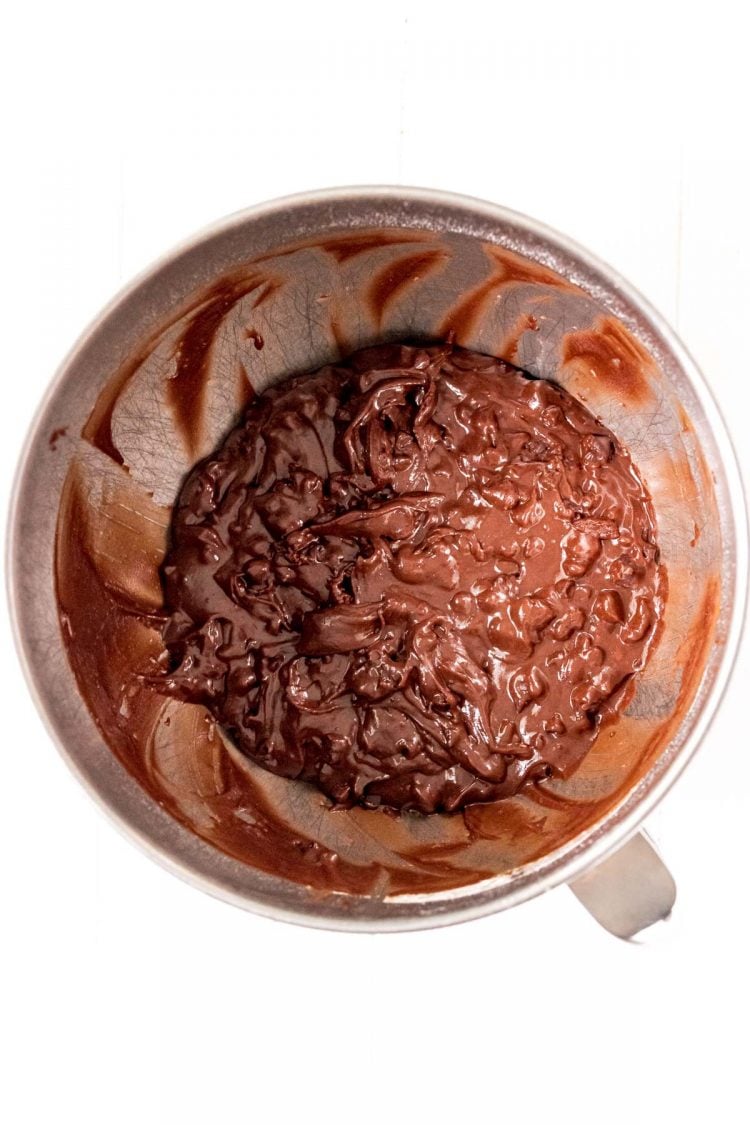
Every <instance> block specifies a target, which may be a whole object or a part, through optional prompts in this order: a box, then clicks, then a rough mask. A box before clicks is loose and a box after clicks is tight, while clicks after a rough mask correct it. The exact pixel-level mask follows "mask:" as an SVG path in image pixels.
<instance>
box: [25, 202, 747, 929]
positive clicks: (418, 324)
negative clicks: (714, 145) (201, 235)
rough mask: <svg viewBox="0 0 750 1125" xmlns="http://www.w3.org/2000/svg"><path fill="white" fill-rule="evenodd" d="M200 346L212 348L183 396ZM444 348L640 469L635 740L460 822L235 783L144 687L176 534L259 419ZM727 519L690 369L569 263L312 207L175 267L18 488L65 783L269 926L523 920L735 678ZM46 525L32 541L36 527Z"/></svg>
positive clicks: (156, 280) (212, 245) (498, 234)
mask: <svg viewBox="0 0 750 1125" xmlns="http://www.w3.org/2000/svg"><path fill="white" fill-rule="evenodd" d="M187 332H192V333H193V335H194V338H195V336H196V335H198V336H199V337H200V338H201V339H203V340H205V348H204V349H203V352H202V358H201V361H200V363H198V364H196V365H194V368H195V369H194V370H191V371H188V372H187V374H186V373H185V372H184V371H181V370H180V369H179V368H178V361H179V356H180V343H181V340H182V339H183V338H184V337H185V334H186V333H187ZM449 332H453V333H455V336H456V339H457V342H458V343H460V344H462V345H464V346H465V347H469V348H473V349H476V350H478V351H481V352H487V353H490V354H493V355H496V356H499V357H501V358H503V359H507V360H509V361H510V362H512V363H515V364H517V365H519V366H521V367H523V368H525V369H526V370H528V371H530V372H531V373H533V374H535V375H539V376H543V377H547V378H551V379H554V380H556V381H558V382H559V383H561V384H562V385H563V386H565V387H566V389H568V390H569V391H570V392H571V393H572V394H574V395H576V396H577V397H578V398H579V399H581V400H582V401H583V402H584V403H585V404H586V405H587V406H588V407H589V409H590V410H591V411H592V412H593V413H594V414H596V415H597V416H598V417H599V418H600V419H601V420H602V421H603V422H604V423H605V424H606V425H607V426H608V427H610V428H611V429H612V430H613V431H614V433H615V434H617V436H618V437H619V438H620V439H621V440H622V442H623V443H624V444H625V445H626V446H627V447H628V448H629V449H630V451H631V453H632V455H633V459H634V461H635V463H636V464H637V466H638V467H639V469H640V471H641V473H642V475H643V477H644V479H645V481H646V483H647V485H648V488H649V490H650V492H651V495H652V498H653V502H654V507H655V511H656V515H657V521H658V528H659V540H660V546H661V551H662V561H663V563H664V565H665V568H666V572H667V576H668V583H669V593H668V598H667V604H666V609H665V617H664V623H663V628H662V631H661V635H660V638H659V641H658V644H657V646H656V648H655V651H653V653H652V655H651V658H650V660H649V662H648V664H647V666H646V668H645V670H644V671H643V673H642V674H641V675H640V677H639V679H638V682H637V686H636V689H635V691H634V694H633V696H632V698H631V699H630V701H629V704H628V706H627V708H626V710H625V712H624V713H623V714H622V715H621V716H620V719H619V721H618V722H617V723H615V724H613V725H612V726H610V727H608V728H606V729H604V730H603V731H602V733H601V735H600V738H599V739H598V741H597V743H596V744H595V746H594V749H593V750H592V752H591V753H590V754H589V756H588V757H587V758H586V760H585V762H584V764H583V766H582V767H581V768H580V770H579V771H578V772H577V774H576V775H575V776H574V777H573V778H571V779H569V780H567V781H564V782H563V781H550V782H545V783H543V784H541V785H538V786H536V787H534V789H533V790H529V791H526V792H524V793H522V794H521V795H519V796H517V797H515V798H513V799H512V800H509V801H505V802H502V803H501V804H498V805H487V806H473V807H471V808H469V809H467V810H465V812H464V814H463V815H454V816H442V815H433V816H432V817H428V818H422V817H418V816H415V815H410V814H402V815H401V816H392V815H388V814H384V813H382V812H380V811H377V810H376V811H372V810H361V809H357V810H350V811H348V812H341V811H335V812H332V811H330V810H329V809H328V807H327V804H326V802H325V800H324V799H323V798H322V796H321V795H320V794H319V793H318V792H317V791H316V790H315V789H313V788H311V787H309V786H307V785H302V784H299V783H296V782H293V781H288V780H286V779H282V778H277V777H274V776H272V775H271V774H268V773H266V772H265V771H263V770H260V769H258V768H256V767H254V766H251V765H248V764H247V763H245V762H244V761H243V760H242V759H240V758H239V757H238V756H237V755H236V754H235V753H234V752H233V751H232V748H231V747H227V746H226V745H225V743H224V741H223V740H222V738H221V736H220V734H219V733H218V732H217V730H216V729H215V727H214V725H213V723H212V721H210V720H209V719H208V717H207V713H205V712H203V709H202V708H199V707H195V706H190V705H187V704H182V703H179V702H176V701H174V700H169V699H167V698H166V697H164V696H162V695H160V694H159V692H158V691H157V690H156V689H155V688H154V687H153V686H152V685H150V684H148V683H146V682H144V681H142V680H140V679H138V675H137V674H138V673H139V672H141V671H145V670H147V668H148V663H149V661H150V660H151V659H152V658H153V657H154V656H155V655H157V654H158V652H159V651H160V640H159V631H158V629H159V621H158V614H159V610H160V606H161V588H160V583H159V576H158V569H159V565H160V562H161V560H162V558H163V555H164V551H165V549H166V544H167V536H168V524H169V517H170V508H171V505H172V503H173V501H174V499H175V497H176V494H177V492H178V490H179V487H180V484H181V481H182V479H183V477H184V475H185V473H186V472H187V471H188V470H189V469H190V468H191V467H192V465H193V464H194V463H195V461H196V460H198V459H199V458H200V457H202V456H205V455H206V454H208V453H209V452H210V451H211V449H213V448H214V447H215V446H216V444H217V443H218V442H219V441H220V440H221V438H222V436H223V435H224V434H225V433H226V431H227V430H228V429H229V428H230V427H231V426H232V425H233V423H234V422H235V421H236V419H237V417H238V414H239V412H240V411H241V409H242V406H243V404H244V402H246V401H247V398H248V395H249V394H251V393H252V392H253V391H254V392H255V393H258V392H259V391H262V390H263V389H264V388H265V387H267V386H269V385H270V384H272V383H273V382H274V381H275V380H278V379H280V378H283V377H284V376H286V375H288V374H290V373H292V372H300V371H306V370H312V369H314V368H316V367H318V366H320V365H322V364H324V363H326V362H329V361H331V360H335V359H337V358H339V357H340V356H341V355H343V354H346V353H348V352H350V351H353V350H355V349H356V348H359V347H363V346H365V345H367V344H370V343H374V342H381V341H385V340H403V339H408V340H434V339H442V338H444V337H445V336H446V335H447V334H448V333H449ZM259 344H260V345H261V346H259ZM61 428H64V429H65V433H64V435H62V436H60V435H59V434H57V435H56V436H55V439H54V440H50V439H51V438H52V434H53V431H59V430H60V429H61ZM43 491H44V493H45V496H44V503H43V505H40V498H41V495H42V492H43ZM730 509H731V504H730V499H729V497H728V496H727V495H726V482H725V478H724V475H723V466H722V460H721V456H720V451H719V450H718V448H717V446H716V441H715V437H714V432H713V429H712V427H711V424H710V422H709V419H708V418H707V415H706V411H705V408H704V401H703V400H702V398H701V394H700V388H697V387H696V385H695V383H694V381H693V380H692V379H691V377H690V372H689V371H687V370H686V367H685V363H684V361H683V357H682V356H681V355H679V354H676V352H675V350H674V349H673V347H672V346H671V344H670V342H669V341H668V340H667V339H665V338H664V336H663V335H662V334H661V333H660V331H659V329H658V328H657V326H656V325H655V324H654V322H653V320H652V319H651V317H650V316H649V314H648V312H647V311H644V309H643V307H642V306H641V305H640V303H639V302H638V301H637V299H635V298H632V297H631V296H630V295H629V294H626V293H625V292H624V291H623V288H622V286H620V285H618V284H617V283H612V282H608V281H607V279H606V278H605V277H604V276H603V275H602V274H601V273H600V272H599V271H598V270H597V268H596V267H594V266H592V265H591V264H590V263H589V262H588V261H585V260H583V259H582V258H581V257H580V256H578V255H577V254H576V253H575V252H574V251H571V250H570V249H569V248H567V247H565V246H562V245H560V244H559V243H558V242H556V240H554V239H553V238H551V237H548V236H547V235H546V234H544V233H543V232H542V233H540V232H539V231H538V230H537V229H536V228H533V229H532V228H531V227H530V225H529V224H526V223H525V222H524V221H522V220H520V219H518V218H514V217H512V216H507V215H503V213H499V212H496V211H494V210H492V209H490V211H489V214H485V213H482V212H481V210H480V209H478V208H472V207H471V206H470V205H469V204H467V203H463V202H462V203H459V202H456V201H453V202H445V201H441V202H439V203H438V201H437V200H432V201H429V200H428V201H422V202H418V201H416V200H414V199H411V200H404V199H400V200H399V199H397V198H396V197H388V196H385V195H384V196H382V197H379V198H378V197H367V196H360V197H355V198H351V197H343V198H342V199H340V200H339V201H338V203H336V201H335V200H333V201H331V200H329V201H328V202H326V203H323V202H322V201H319V202H317V203H316V202H308V203H299V204H296V205H290V206H288V207H287V208H285V209H284V208H277V209H273V208H270V209H267V210H266V211H264V212H260V213H258V214H257V215H253V214H252V213H250V214H249V215H248V216H246V217H244V218H240V219H237V220H234V222H233V223H229V224H227V225H226V226H225V227H223V228H221V229H219V230H218V231H217V232H214V233H213V234H210V235H209V236H207V237H206V238H205V239H203V240H199V241H198V242H197V243H195V244H194V245H193V246H191V247H189V248H187V249H186V250H184V251H183V252H182V253H180V254H178V255H176V256H173V257H172V258H171V259H169V260H168V261H167V262H166V263H164V264H163V265H162V266H161V267H157V269H156V270H155V271H153V272H152V273H151V274H150V275H149V276H148V277H147V278H145V279H144V280H143V281H142V282H141V283H140V284H139V285H137V286H136V287H135V288H133V289H131V291H130V292H129V293H128V294H126V295H125V296H124V297H123V298H121V299H120V301H119V303H117V304H115V306H114V307H113V308H112V309H111V310H110V311H109V313H108V314H107V315H106V316H105V317H104V319H103V320H102V321H100V323H99V324H98V326H97V327H95V329H94V331H93V333H92V334H90V335H89V337H88V338H87V339H85V340H84V341H83V342H82V344H81V345H80V346H79V348H78V349H77V351H76V352H75V353H74V354H73V356H72V357H71V359H70V360H69V361H68V363H67V364H66V366H65V367H64V369H63V372H62V374H61V377H60V378H59V380H58V383H57V384H56V387H55V389H54V391H53V394H52V397H51V399H50V400H49V402H48V404H47V406H46V410H45V412H44V414H43V416H42V418H41V420H40V422H39V425H38V427H37V431H36V435H35V438H34V440H33V442H32V446H31V448H30V452H29V457H28V460H27V465H26V470H25V475H24V477H23V480H22V483H21V495H20V500H19V507H18V513H19V514H18V517H17V528H16V540H15V551H16V558H17V559H18V560H19V563H18V564H17V566H16V571H15V581H16V584H17V606H18V615H19V623H20V626H21V629H22V632H23V639H24V643H25V645H26V649H27V654H28V656H29V658H30V662H31V670H32V674H33V676H34V678H35V680H36V685H37V689H38V690H39V693H40V695H41V699H42V704H43V705H44V706H45V707H46V708H47V711H48V714H49V716H50V719H51V721H52V724H53V726H54V728H55V730H56V732H57V733H58V735H59V737H60V739H61V740H62V741H63V743H64V745H65V747H66V749H67V753H68V755H69V756H70V757H71V758H72V759H73V762H74V765H75V767H76V768H77V769H78V770H79V772H81V774H82V775H83V776H84V778H85V780H86V781H87V782H88V783H89V784H90V785H91V786H92V787H93V789H94V790H95V792H96V793H97V794H98V795H99V796H100V797H101V798H102V799H103V800H104V801H105V803H106V804H107V805H108V806H109V807H110V808H111V809H112V810H113V811H114V812H115V813H116V814H117V815H118V816H119V817H120V819H121V820H123V821H124V822H125V823H126V824H127V825H128V826H129V827H130V828H131V830H133V831H135V832H136V834H138V835H139V836H140V837H141V838H142V839H143V841H144V842H146V843H147V844H148V845H149V846H151V847H155V848H156V850H157V851H158V852H159V853H160V854H161V857H162V858H163V859H166V861H167V862H171V863H172V864H173V865H175V866H177V867H179V868H180V869H182V870H183V871H186V872H188V873H190V874H192V875H193V876H195V877H198V878H202V879H203V881H204V884H205V883H208V884H209V885H210V887H212V888H213V889H215V890H218V891H219V892H220V893H223V894H225V895H229V896H233V897H236V898H237V899H239V900H241V901H243V902H245V903H246V904H248V903H250V904H255V905H256V906H259V907H260V908H266V909H270V910H275V911H276V912H281V913H284V912H286V913H288V914H291V915H294V916H300V915H302V916H308V917H315V918H318V919H328V920H329V921H331V920H333V921H340V922H342V923H343V924H347V923H354V924H356V923H357V921H360V922H365V923H367V922H372V921H373V920H378V921H379V922H380V923H383V922H385V924H388V920H389V919H390V920H391V921H394V920H395V921H394V924H399V922H398V920H401V921H403V920H405V919H406V920H409V919H411V920H412V921H414V920H419V919H421V920H424V919H425V918H429V917H433V916H435V915H436V914H440V913H451V912H453V913H455V912H456V910H457V909H464V910H476V909H481V908H483V907H484V904H486V903H488V902H490V901H501V900H503V899H506V900H507V901H512V900H515V899H517V898H518V897H524V896H525V895H527V894H529V893H533V890H534V889H540V887H541V885H542V884H543V883H544V880H545V879H547V880H549V879H551V878H554V877H555V874H554V873H555V872H558V873H559V877H562V875H563V873H565V871H566V870H570V865H571V863H573V862H579V863H580V862H582V857H583V858H585V856H586V853H587V851H589V850H592V849H593V850H595V849H596V846H597V841H599V845H598V846H599V847H600V849H601V846H602V843H601V842H602V841H604V840H605V839H606V838H610V837H612V836H613V834H614V833H615V830H616V828H617V825H620V826H623V830H624V826H626V825H627V823H628V817H630V822H631V823H632V822H633V818H634V815H637V810H638V807H639V805H641V804H642V803H643V802H644V801H645V799H646V798H647V795H648V794H649V793H656V792H657V790H658V787H659V785H660V784H661V782H662V779H663V778H664V777H665V776H666V775H667V773H668V771H669V770H670V768H672V766H673V763H675V762H676V761H677V759H678V758H679V756H680V754H681V752H682V751H683V749H684V747H685V745H686V743H687V740H688V739H689V737H690V735H691V732H692V731H693V730H694V727H695V725H696V720H697V718H698V716H699V715H700V714H701V712H702V709H703V708H704V706H705V702H706V699H707V697H708V695H709V693H710V691H711V688H712V683H713V680H714V679H715V678H716V675H717V670H718V667H719V664H720V658H721V648H722V642H723V640H724V637H725V632H726V625H727V622H728V620H729V616H730V615H731V612H732V602H733V586H732V581H733V575H732V574H731V573H728V572H727V565H726V564H727V558H729V557H730V556H731V547H732V541H733V540H732V536H733V528H732V526H731V510H730ZM39 510H43V512H44V519H43V520H42V521H37V520H36V518H35V520H34V521H26V520H25V519H24V511H28V512H32V511H33V512H36V511H39ZM58 513H59V516H60V522H59V529H60V531H59V535H58V537H57V547H56V550H55V534H56V531H55V529H56V525H57V523H58ZM32 551H33V552H34V553H33V554H32V553H31V552H32ZM30 559H31V560H32V563H31V570H32V571H34V574H33V575H30V574H29V573H28V571H29V560H30ZM21 560H22V562H21ZM730 570H731V567H730ZM32 582H35V583H36V585H35V587H33V591H34V592H32ZM55 582H56V583H57V590H58V593H59V602H60V609H61V612H60V615H59V616H58V612H57V606H56V599H55ZM40 590H41V591H42V600H43V602H44V607H43V608H44V612H43V613H42V614H41V615H40V614H39V613H38V612H37V613H36V614H35V613H34V612H33V604H35V605H36V607H37V609H38V607H39V591H40ZM34 599H36V600H35V602H34ZM42 652H44V653H45V661H44V665H43V666H42V661H41V659H40V654H41V653H42ZM100 731H106V732H107V739H106V742H105V740H104V739H103V738H102V735H101V733H100ZM112 751H114V754H113V753H112ZM123 767H125V768H123ZM185 825H187V826H189V828H190V831H188V830H186V828H185V827H184V826H185ZM592 854H593V851H592ZM238 857H239V860H241V861H244V862H240V861H238ZM566 865H567V866H566ZM281 873H283V874H281ZM331 892H335V893H331ZM415 924H418V923H417V922H415Z"/></svg>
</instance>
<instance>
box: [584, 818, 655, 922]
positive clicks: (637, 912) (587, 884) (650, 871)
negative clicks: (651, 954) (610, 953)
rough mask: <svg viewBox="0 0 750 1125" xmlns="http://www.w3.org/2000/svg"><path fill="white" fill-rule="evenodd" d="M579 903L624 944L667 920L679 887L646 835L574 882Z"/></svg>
mask: <svg viewBox="0 0 750 1125" xmlns="http://www.w3.org/2000/svg"><path fill="white" fill-rule="evenodd" d="M570 889H571V891H572V892H573V894H574V895H575V896H576V898H577V899H578V901H579V902H580V903H581V904H582V905H583V906H585V908H586V909H587V910H588V912H589V914H591V915H592V916H593V917H594V918H595V919H596V921H597V922H598V923H599V925H600V926H603V927H604V929H605V930H608V931H609V932H610V933H611V934H614V936H615V937H619V938H622V939H623V940H624V941H628V940H630V938H633V937H635V935H636V934H639V933H640V932H641V931H642V930H646V929H648V927H649V926H653V925H654V923H655V922H662V921H665V920H666V919H667V918H668V917H669V915H670V914H671V912H672V907H673V906H674V904H675V900H676V898H677V887H676V886H675V881H674V879H673V878H672V876H671V874H670V873H669V870H668V869H667V867H666V865H665V864H664V861H663V860H662V858H661V856H660V855H659V853H658V852H657V850H656V848H655V847H654V845H653V844H652V843H651V841H650V840H649V838H648V836H647V835H646V833H645V832H637V833H636V835H635V836H631V838H630V839H629V840H628V842H627V843H626V844H623V845H622V847H621V848H618V850H617V851H616V852H615V853H614V854H613V855H611V856H609V857H608V858H607V859H604V860H602V862H601V863H598V864H597V865H596V867H593V868H591V869H590V870H589V871H586V872H585V873H584V874H583V875H581V876H580V877H579V878H578V879H575V880H574V881H573V882H572V883H571V884H570Z"/></svg>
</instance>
